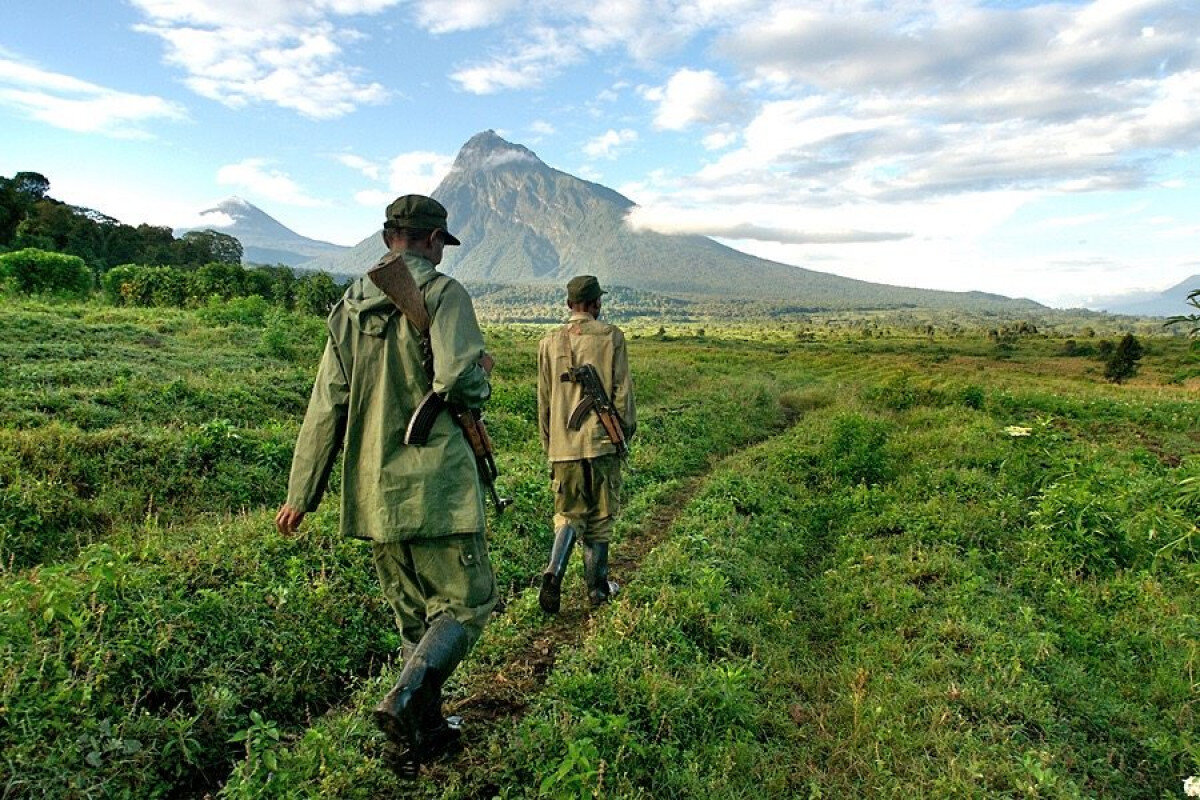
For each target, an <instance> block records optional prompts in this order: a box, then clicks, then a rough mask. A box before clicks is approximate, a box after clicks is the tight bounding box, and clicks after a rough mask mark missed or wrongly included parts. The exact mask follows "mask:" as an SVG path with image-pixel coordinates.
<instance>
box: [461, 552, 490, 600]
mask: <svg viewBox="0 0 1200 800" xmlns="http://www.w3.org/2000/svg"><path fill="white" fill-rule="evenodd" d="M458 561H459V563H460V564H462V568H463V572H464V573H465V574H466V578H467V596H466V597H465V598H463V600H464V602H465V603H466V605H468V606H472V607H473V606H481V605H483V604H484V603H486V602H487V601H488V600H491V599H492V594H494V593H495V591H496V586H495V579H494V578H493V576H492V564H491V561H490V560H489V559H488V554H487V542H486V540H485V539H484V538H483V537H482V536H476V537H474V538H473V539H469V540H468V541H466V542H463V547H462V550H461V551H460V552H459V555H458Z"/></svg>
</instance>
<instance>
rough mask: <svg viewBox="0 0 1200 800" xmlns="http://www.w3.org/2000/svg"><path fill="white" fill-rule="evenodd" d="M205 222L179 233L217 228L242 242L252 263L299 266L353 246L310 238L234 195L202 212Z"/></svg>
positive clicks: (244, 259) (248, 259)
mask: <svg viewBox="0 0 1200 800" xmlns="http://www.w3.org/2000/svg"><path fill="white" fill-rule="evenodd" d="M200 218H201V220H203V224H201V225H199V226H197V227H195V228H181V229H180V230H177V231H176V232H175V234H176V235H177V236H179V235H182V234H184V233H186V232H187V231H189V230H214V231H217V232H218V233H224V234H228V235H230V236H232V237H234V238H235V239H237V240H238V241H239V242H241V243H242V251H243V255H242V261H243V263H248V264H286V265H287V266H289V267H294V266H298V265H300V264H303V263H304V262H306V261H310V260H312V259H313V258H316V257H318V256H332V255H336V254H337V253H341V252H343V251H345V250H348V249H349V248H347V247H343V246H342V245H337V244H332V243H330V242H322V241H318V240H316V239H309V238H308V237H307V236H301V235H300V234H298V233H296V232H295V231H293V230H292V229H291V228H288V227H287V226H286V225H283V224H282V223H280V222H279V221H278V220H276V219H275V218H274V217H272V216H271V215H269V214H267V213H266V212H265V211H263V210H262V209H261V208H259V207H258V206H255V205H253V204H252V203H248V202H246V201H245V200H243V199H242V198H240V197H230V198H229V199H228V200H224V201H222V202H220V203H218V204H217V205H216V206H214V207H213V208H209V209H205V210H204V211H201V212H200Z"/></svg>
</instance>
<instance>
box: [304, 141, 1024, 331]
mask: <svg viewBox="0 0 1200 800" xmlns="http://www.w3.org/2000/svg"><path fill="white" fill-rule="evenodd" d="M433 196H434V197H435V198H437V199H438V200H439V201H440V202H441V203H442V204H443V205H445V206H446V209H447V211H448V212H449V221H450V229H451V231H452V232H453V233H454V235H455V236H457V237H458V238H459V239H460V240H461V241H462V246H461V247H448V248H446V256H445V261H444V262H443V265H442V269H443V271H445V272H446V273H447V274H450V275H453V276H454V277H456V278H458V279H459V280H461V281H463V282H466V283H502V284H545V283H553V284H564V283H565V282H566V281H567V280H568V279H569V278H570V277H572V276H574V275H579V274H592V275H596V276H598V277H599V278H600V281H601V283H603V284H607V285H615V286H628V287H631V288H635V289H644V290H650V291H653V292H660V293H662V294H667V295H676V296H708V297H728V298H757V299H774V300H782V301H788V302H796V303H802V304H804V305H805V306H808V307H813V308H818V307H820V308H867V307H872V308H877V307H895V306H924V307H963V308H968V307H969V308H974V309H980V308H985V307H995V308H997V309H999V308H1004V309H1008V310H1019V309H1021V308H1028V309H1038V308H1043V307H1042V306H1041V305H1039V304H1037V303H1034V302H1033V301H1031V300H1012V299H1009V298H1005V297H1001V296H999V295H994V294H987V293H983V292H942V291H933V290H925V289H911V288H902V287H897V286H886V285H883V284H876V283H869V282H866V281H859V280H853V279H851V278H844V277H841V276H837V275H831V274H828V273H823V272H816V271H813V270H808V269H803V268H800V267H794V266H789V265H787V264H780V263H777V262H774V261H768V260H766V259H761V258H757V257H755V256H751V255H748V254H746V253H742V252H740V251H738V250H734V249H733V248H730V247H726V246H725V245H722V244H719V243H718V242H715V241H713V240H712V239H709V238H707V237H704V236H695V235H668V234H661V233H655V232H653V231H635V230H633V229H631V228H630V227H629V226H627V225H626V223H625V217H626V214H627V213H628V211H629V210H630V209H631V208H632V207H633V206H634V203H633V201H631V200H630V199H629V198H627V197H624V196H622V195H621V194H619V193H617V192H615V191H613V190H612V189H609V188H607V187H604V186H601V185H599V184H596V183H592V182H590V181H585V180H582V179H580V178H576V177H575V176H573V175H569V174H567V173H565V172H561V171H559V170H556V169H554V168H552V167H550V166H548V165H547V164H545V163H544V162H543V161H542V160H541V159H539V158H538V157H537V156H536V155H535V154H534V153H533V152H532V151H530V150H529V149H528V148H526V147H523V146H522V145H519V144H513V143H511V142H508V141H505V140H504V139H502V138H501V137H499V136H497V135H496V133H495V132H493V131H485V132H483V133H479V134H476V135H475V136H473V137H471V139H470V140H469V141H467V143H466V144H465V145H463V147H462V149H461V150H460V151H459V153H458V156H457V158H456V159H455V161H454V165H453V167H452V168H451V170H450V172H449V174H448V175H447V176H446V178H445V179H444V180H443V181H442V183H441V184H440V185H439V186H438V187H437V189H435V190H434V192H433ZM381 212H382V209H381ZM381 216H382V213H381ZM383 252H384V246H383V242H382V239H381V237H380V236H379V233H378V231H374V232H372V233H370V234H369V235H368V236H367V237H366V238H365V239H363V240H362V241H361V242H359V244H357V245H356V246H355V247H353V248H352V249H350V250H349V251H346V252H343V253H339V254H336V255H328V256H323V257H321V258H318V259H315V260H312V261H309V262H306V263H304V264H303V265H302V267H303V268H305V269H314V270H315V269H321V270H325V271H327V272H331V273H339V274H349V275H357V274H361V273H363V272H364V271H365V270H366V269H368V268H369V267H370V266H371V265H372V264H374V263H375V261H376V260H377V259H378V258H379V257H380V256H381V255H383Z"/></svg>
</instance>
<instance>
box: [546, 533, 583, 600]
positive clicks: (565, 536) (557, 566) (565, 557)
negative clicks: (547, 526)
mask: <svg viewBox="0 0 1200 800" xmlns="http://www.w3.org/2000/svg"><path fill="white" fill-rule="evenodd" d="M575 539H576V535H575V528H574V526H572V525H570V524H567V525H562V526H560V527H559V528H558V530H556V531H555V532H554V547H553V548H552V549H551V550H550V563H549V564H547V565H546V571H545V572H543V573H542V589H541V591H540V592H538V605H540V606H541V607H542V611H545V612H546V613H547V614H557V613H558V610H559V608H561V607H562V580H563V575H564V574H566V572H567V562H568V561H569V560H570V558H571V548H572V547H574V546H575Z"/></svg>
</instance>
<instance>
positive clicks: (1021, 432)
mask: <svg viewBox="0 0 1200 800" xmlns="http://www.w3.org/2000/svg"><path fill="white" fill-rule="evenodd" d="M1004 432H1005V433H1007V434H1008V435H1009V436H1028V435H1029V434H1031V433H1033V428H1025V427H1022V426H1020V425H1009V426H1008V427H1007V428H1005V429H1004Z"/></svg>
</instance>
